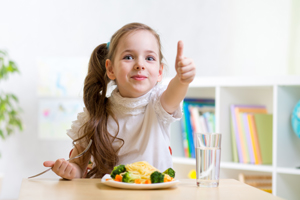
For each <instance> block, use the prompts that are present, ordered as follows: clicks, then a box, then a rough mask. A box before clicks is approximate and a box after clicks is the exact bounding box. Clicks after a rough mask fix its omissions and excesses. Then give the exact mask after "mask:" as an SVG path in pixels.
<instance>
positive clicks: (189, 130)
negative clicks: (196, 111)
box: [183, 102, 195, 158]
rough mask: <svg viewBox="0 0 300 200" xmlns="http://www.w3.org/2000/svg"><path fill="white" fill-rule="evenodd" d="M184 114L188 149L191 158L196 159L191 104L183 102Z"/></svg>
mask: <svg viewBox="0 0 300 200" xmlns="http://www.w3.org/2000/svg"><path fill="white" fill-rule="evenodd" d="M183 112H184V115H185V117H184V118H185V128H186V133H187V141H188V148H189V152H190V157H191V158H195V146H194V138H193V128H192V124H191V116H190V112H189V104H188V103H185V102H183Z"/></svg>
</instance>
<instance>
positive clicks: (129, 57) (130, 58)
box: [123, 56, 133, 60]
mask: <svg viewBox="0 0 300 200" xmlns="http://www.w3.org/2000/svg"><path fill="white" fill-rule="evenodd" d="M123 59H125V60H132V59H133V58H132V56H125V57H124V58H123Z"/></svg>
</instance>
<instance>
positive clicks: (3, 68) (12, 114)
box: [0, 50, 23, 190]
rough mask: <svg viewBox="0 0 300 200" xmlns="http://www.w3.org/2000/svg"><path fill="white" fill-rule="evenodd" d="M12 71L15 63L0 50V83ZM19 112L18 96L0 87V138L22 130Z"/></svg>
mask: <svg viewBox="0 0 300 200" xmlns="http://www.w3.org/2000/svg"><path fill="white" fill-rule="evenodd" d="M13 73H19V70H18V67H17V65H16V64H15V62H13V61H12V60H10V59H9V57H8V54H7V52H6V51H3V50H0V84H1V82H2V81H3V80H7V78H8V76H9V75H10V74H13ZM20 112H21V109H20V107H19V105H18V98H17V97H16V96H15V95H14V94H12V93H7V92H5V91H3V90H2V88H0V139H2V140H5V139H6V138H7V137H8V136H10V135H11V134H12V133H13V132H14V131H15V130H16V129H19V130H20V131H22V130H23V127H22V122H21V119H20V117H19V114H20ZM0 158H1V152H0ZM2 177H3V175H2V174H1V173H0V190H1V184H2Z"/></svg>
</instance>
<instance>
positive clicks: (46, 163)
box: [44, 161, 55, 167]
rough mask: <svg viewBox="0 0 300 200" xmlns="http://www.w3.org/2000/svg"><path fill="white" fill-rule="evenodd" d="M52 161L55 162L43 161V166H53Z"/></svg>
mask: <svg viewBox="0 0 300 200" xmlns="http://www.w3.org/2000/svg"><path fill="white" fill-rule="evenodd" d="M54 163H55V162H54V161H45V162H44V166H45V167H53V165H54Z"/></svg>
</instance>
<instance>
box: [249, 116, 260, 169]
mask: <svg viewBox="0 0 300 200" xmlns="http://www.w3.org/2000/svg"><path fill="white" fill-rule="evenodd" d="M247 117H248V123H249V130H250V135H251V138H252V146H253V151H254V160H255V163H254V164H256V165H260V164H262V161H261V153H260V148H259V142H258V136H257V131H256V126H255V121H254V116H253V114H247Z"/></svg>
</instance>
